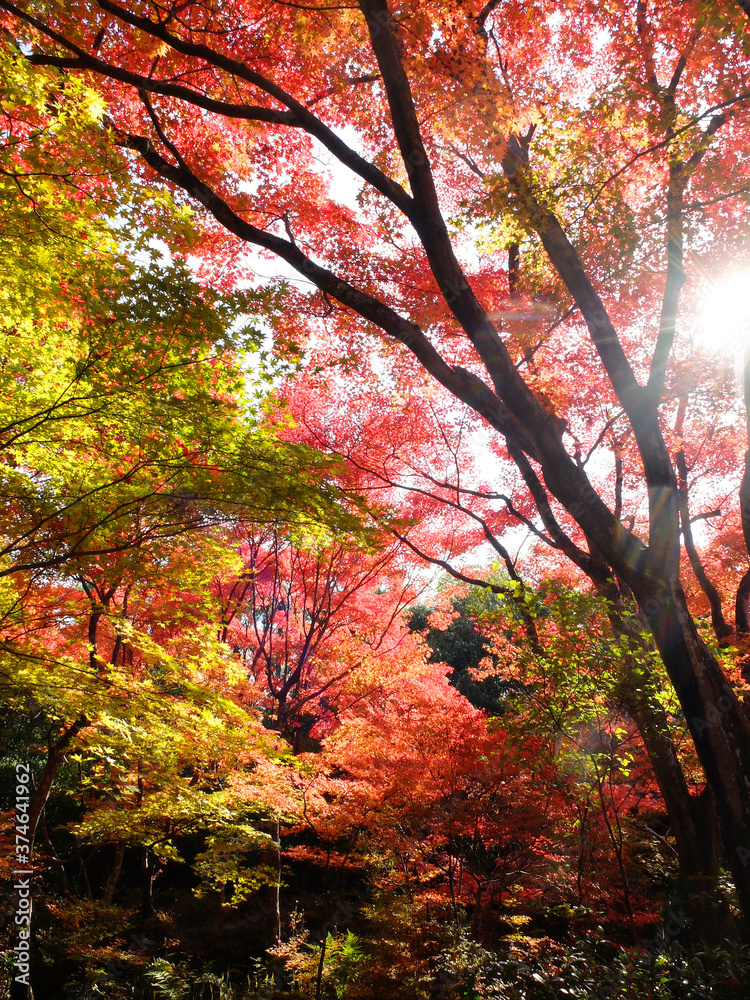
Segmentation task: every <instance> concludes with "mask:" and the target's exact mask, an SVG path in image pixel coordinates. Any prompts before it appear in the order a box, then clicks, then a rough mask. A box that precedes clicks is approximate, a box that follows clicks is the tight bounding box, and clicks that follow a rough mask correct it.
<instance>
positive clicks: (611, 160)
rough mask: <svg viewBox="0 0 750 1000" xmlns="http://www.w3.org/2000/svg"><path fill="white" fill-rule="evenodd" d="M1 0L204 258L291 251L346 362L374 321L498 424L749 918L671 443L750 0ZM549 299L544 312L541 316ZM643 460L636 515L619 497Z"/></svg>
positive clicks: (733, 119) (541, 526) (729, 745)
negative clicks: (655, 658)
mask: <svg viewBox="0 0 750 1000" xmlns="http://www.w3.org/2000/svg"><path fill="white" fill-rule="evenodd" d="M0 9H2V10H3V11H5V12H6V18H7V19H6V26H7V27H8V28H9V29H10V31H11V32H12V33H13V34H14V35H15V37H16V38H17V39H18V40H19V41H21V42H22V43H23V44H22V46H21V48H20V49H19V50H18V52H19V58H21V57H22V56H23V57H25V58H27V59H28V60H29V61H30V62H31V63H32V64H33V65H37V66H44V67H54V68H57V69H58V70H59V72H60V73H61V74H62V77H63V78H65V77H68V76H74V77H75V76H77V75H79V74H83V75H84V76H85V78H86V79H87V81H88V82H89V85H90V86H96V87H97V88H98V89H99V91H100V93H101V94H102V96H103V99H104V100H105V101H106V102H107V103H108V105H109V107H108V112H107V116H106V118H105V123H106V127H107V128H108V129H110V130H111V134H112V135H113V136H114V138H115V140H116V142H118V143H119V144H120V145H121V146H122V147H123V148H124V149H126V150H129V151H130V152H131V154H132V155H133V160H132V161H131V162H132V169H133V171H134V172H135V173H136V174H137V175H139V176H141V177H143V178H144V179H146V178H147V179H148V180H149V181H150V182H151V181H159V182H163V183H164V184H166V185H168V186H169V187H171V188H172V189H173V190H176V191H182V192H184V193H185V194H186V195H187V196H188V197H190V198H191V199H192V200H193V201H196V202H198V203H199V204H201V205H202V206H203V207H204V209H205V210H206V216H205V219H206V244H205V250H206V252H208V248H209V247H210V250H211V253H212V254H213V255H214V257H213V260H214V262H216V261H219V262H222V261H224V260H226V258H227V255H229V254H231V253H233V252H234V247H236V246H237V241H239V242H240V243H245V244H249V245H252V246H255V247H258V248H260V249H261V250H262V251H264V252H266V251H267V252H270V253H272V254H275V255H277V256H278V257H280V258H281V259H282V260H284V261H286V263H287V264H289V265H291V267H293V268H295V269H296V270H297V271H298V272H299V273H300V274H301V275H302V276H304V278H305V279H306V280H307V281H308V282H311V283H312V284H313V286H315V288H317V290H318V292H317V293H314V294H313V295H312V296H310V298H309V300H308V304H307V307H306V308H307V311H308V313H309V314H310V315H311V316H313V317H317V318H316V319H315V322H317V323H318V325H319V322H320V320H321V319H322V321H323V322H328V323H329V324H331V325H334V324H335V325H336V326H337V327H338V330H339V331H340V334H341V336H342V337H343V338H344V341H345V342H347V343H348V344H349V345H351V347H350V350H351V351H353V352H355V353H356V352H357V351H359V350H361V349H362V348H361V345H362V344H363V343H364V341H363V340H362V332H363V330H364V331H366V332H368V333H369V334H372V333H373V332H375V331H378V332H379V334H380V337H381V339H379V340H376V341H375V343H377V344H378V346H379V349H380V350H381V351H382V353H383V355H384V357H387V358H388V359H389V363H390V364H391V365H392V366H393V369H394V378H401V379H404V380H405V379H406V378H407V377H408V378H411V379H412V381H413V382H417V383H419V382H420V381H422V380H423V379H424V373H427V375H428V376H429V377H430V379H432V380H434V381H435V382H437V383H438V384H439V385H440V386H442V387H443V388H444V389H445V390H446V392H447V393H448V394H450V395H451V396H453V397H454V398H455V399H456V400H458V401H460V402H461V403H463V404H464V405H465V406H467V407H468V408H469V409H470V410H472V411H474V412H475V413H476V414H478V415H479V416H480V417H481V418H482V419H483V421H484V422H485V426H487V427H489V428H491V429H492V430H493V431H494V432H495V433H496V434H497V435H499V436H500V439H501V440H502V442H503V445H502V449H503V455H505V456H507V459H508V460H509V461H511V462H512V463H514V464H515V466H516V468H517V470H518V475H519V476H520V480H522V481H523V484H524V489H525V490H526V491H527V492H528V495H529V497H530V498H531V500H532V501H533V504H534V510H535V513H534V521H535V527H536V528H537V530H538V531H540V532H542V533H543V534H544V535H545V536H546V538H547V539H548V540H549V542H550V543H551V544H552V545H553V547H555V548H556V550H557V551H559V552H560V553H561V554H563V555H564V556H566V557H567V558H568V559H570V560H572V561H573V562H574V563H575V564H576V565H577V566H578V567H579V569H580V570H581V572H583V573H584V574H586V575H587V576H588V577H589V578H590V579H591V580H592V581H593V582H594V584H595V585H596V587H597V588H598V589H599V590H600V591H602V592H603V593H606V594H608V595H609V596H610V598H611V599H612V601H613V603H614V604H616V605H618V604H619V605H627V603H628V602H629V601H630V600H631V597H632V598H633V599H634V600H635V601H636V602H637V605H638V608H639V610H640V614H641V615H642V616H643V618H644V620H645V622H646V623H647V624H648V628H649V629H650V631H651V634H652V636H653V640H654V642H655V644H656V646H657V648H658V650H659V652H660V654H661V656H662V658H663V660H664V663H665V666H666V669H667V671H668V673H669V676H670V678H671V681H672V683H673V684H674V686H675V690H676V692H677V695H678V697H679V699H680V702H681V705H682V709H683V711H684V713H685V716H686V718H687V720H688V724H689V727H690V731H691V735H692V738H693V740H694V742H695V745H696V748H697V752H698V756H699V758H700V761H701V764H702V767H703V769H704V771H705V774H706V779H707V782H708V784H709V786H710V787H711V789H712V790H713V792H714V794H715V798H716V803H717V808H718V811H719V815H720V820H721V827H722V834H723V841H724V847H725V852H726V857H727V861H728V864H729V866H730V868H731V871H732V874H733V877H734V880H735V883H736V885H737V888H738V892H739V895H740V899H741V902H742V906H743V909H744V911H745V912H746V913H748V912H750V867H748V866H747V865H746V864H745V863H744V859H745V858H746V856H747V855H746V852H747V850H748V847H747V844H748V836H750V792H749V791H748V786H749V783H750V749H749V748H750V740H748V736H750V732H749V727H748V723H747V720H746V718H745V716H744V713H743V711H742V709H741V707H740V705H739V702H738V700H737V698H736V696H735V694H734V692H733V690H732V687H731V685H730V683H729V681H728V679H727V677H726V675H725V674H724V672H723V671H722V669H721V667H720V665H719V663H718V662H717V660H716V658H715V656H714V655H713V654H712V653H711V651H710V650H709V649H708V647H707V646H706V644H705V642H704V640H703V639H702V637H701V635H700V634H699V631H698V629H697V627H696V624H695V621H694V619H693V617H692V615H691V613H690V609H689V607H688V605H687V602H686V599H685V594H684V589H683V586H682V584H681V581H680V576H679V570H680V560H679V554H680V529H681V525H680V516H681V510H682V512H683V514H684V511H685V508H684V498H683V496H682V495H681V490H680V484H679V481H678V474H679V468H678V470H677V472H676V471H675V462H674V461H673V457H672V454H671V448H672V442H673V439H672V436H671V435H672V431H671V427H672V423H673V418H674V414H675V400H676V399H678V398H679V397H680V396H681V395H683V396H684V395H687V396H694V395H695V392H694V388H693V383H692V378H693V373H694V371H695V369H694V367H693V365H692V358H691V357H690V348H689V344H687V343H686V341H685V340H684V339H683V338H682V336H681V330H679V329H678V328H679V327H680V325H681V323H680V322H678V310H679V308H680V303H681V298H680V295H681V289H682V287H683V285H684V284H685V280H686V277H687V276H688V274H695V272H696V271H697V270H698V268H699V265H700V264H701V261H702V260H705V255H706V254H709V253H710V254H713V255H722V256H723V257H724V259H725V260H726V259H731V258H732V257H733V256H734V257H735V259H736V258H737V257H738V256H741V251H740V249H739V247H740V245H741V240H742V238H743V236H744V190H745V187H746V181H745V169H746V166H745V162H746V161H745V154H744V150H743V147H742V142H741V138H740V136H741V125H742V122H743V121H744V116H745V115H746V103H747V97H746V94H747V90H748V88H747V76H748V59H747V52H746V45H745V42H744V40H743V37H742V35H741V31H742V29H741V28H738V24H739V18H740V17H741V15H740V13H739V11H738V12H737V16H736V17H735V16H734V15H733V13H732V12H731V11H728V12H719V11H715V10H714V9H713V8H705V7H704V6H703V5H699V4H693V3H688V4H683V5H682V6H681V8H680V11H681V13H680V18H679V20H676V19H675V18H674V16H673V10H672V9H671V8H670V7H668V6H666V5H661V4H649V3H638V4H636V5H631V4H629V3H622V4H618V5H616V6H615V7H612V8H608V9H607V10H606V11H602V10H600V9H599V8H591V9H590V10H589V9H587V10H585V11H584V12H583V14H582V15H580V16H579V15H578V14H575V15H574V13H573V12H572V11H570V10H569V9H568V8H566V7H564V6H562V5H560V6H557V5H550V6H549V8H544V11H541V10H539V9H537V8H534V9H533V10H531V9H530V8H528V7H527V6H524V5H520V4H514V3H510V2H509V3H505V4H500V3H496V2H492V0H491V2H490V3H488V4H486V5H485V6H483V7H480V6H479V5H476V6H473V5H471V4H455V5H447V6H446V5H443V4H440V5H434V6H427V7H425V6H423V5H420V6H418V7H417V6H411V5H408V4H405V5H403V6H401V7H399V8H393V9H392V10H391V9H390V8H389V7H388V6H387V4H386V2H385V0H360V2H359V4H358V5H357V7H356V8H350V7H345V8H341V9H339V8H335V7H332V6H329V5H325V4H322V5H321V6H320V7H315V6H312V7H310V6H304V7H296V6H289V5H286V4H273V3H272V4H265V5H262V6H261V5H255V4H253V3H251V2H247V3H242V4H235V5H233V6H232V8H231V10H227V9H226V7H225V6H224V5H220V4H212V3H209V4H206V3H200V4H199V3H187V4H185V3H176V2H175V3H167V4H163V5H160V6H159V7H157V8H151V7H148V6H146V5H141V4H139V3H116V2H114V0H99V2H97V3H94V2H78V3H73V4H67V5H65V6H64V7H61V6H59V5H57V4H54V3H48V4H47V3H42V4H36V3H35V4H27V3H10V2H8V0H2V2H0ZM543 15H544V16H543ZM742 23H743V25H744V21H743V22H742ZM291 39H293V40H294V42H293V48H294V52H293V58H292V56H291V54H290V51H289V48H288V47H287V46H288V43H289V40H291ZM208 122H210V126H209V125H208V124H207V123H208ZM344 127H346V128H348V129H349V130H351V131H350V132H345V133H344V135H346V136H349V135H351V136H352V138H351V140H350V141H347V139H346V138H344V137H342V128H344ZM355 136H356V138H355ZM321 148H322V149H325V150H326V151H327V154H328V155H331V156H332V157H334V158H335V159H336V160H338V162H339V163H340V164H342V165H343V167H346V168H347V169H348V170H350V171H351V172H352V173H353V174H354V176H355V177H356V178H358V180H359V181H361V182H364V191H363V194H362V198H361V205H362V208H361V211H360V213H359V214H358V213H356V212H354V211H353V210H352V209H350V208H347V207H345V206H343V205H341V204H340V203H339V202H338V201H337V200H336V198H335V192H333V193H329V189H327V187H326V182H325V179H321V177H320V175H319V173H318V172H317V170H316V164H317V160H316V158H315V154H316V152H317V151H318V150H320V149H321ZM447 213H451V214H453V215H454V216H455V217H456V223H455V225H454V226H453V227H452V228H453V229H456V228H457V229H459V232H458V234H456V235H454V234H453V233H452V228H451V226H449V225H448V223H446V221H445V215H446V214H447ZM698 219H699V220H700V226H698V225H697V223H696V220H698ZM467 226H468V227H470V228H468V229H467V228H466V227H467ZM478 227H479V228H481V227H484V230H485V233H486V234H487V235H488V237H490V247H491V248H494V249H495V250H497V251H499V250H501V249H502V248H503V247H505V248H507V249H508V253H509V258H508V266H507V268H506V267H505V266H504V264H503V262H502V261H501V260H500V259H498V256H497V254H495V256H494V258H492V259H491V260H490V262H489V264H488V265H487V266H485V267H483V268H482V269H481V271H480V272H479V273H476V274H473V273H471V272H472V269H471V268H470V267H469V266H468V265H467V266H462V265H461V263H460V261H459V254H460V246H461V232H460V230H461V229H462V228H463V233H464V239H465V242H466V243H468V244H471V242H472V240H471V239H470V238H469V237H470V236H471V235H473V232H475V231H476V229H477V228H478ZM519 248H522V251H521V253H519ZM521 254H522V257H521ZM521 259H522V260H523V263H522V266H521V267H520V269H519V260H521ZM214 266H215V264H214ZM219 266H221V264H219ZM519 282H520V284H519ZM498 288H500V289H501V291H500V292H498ZM506 289H507V292H506V291H505V290H506ZM688 290H690V289H689V288H688ZM518 291H527V292H536V293H541V292H543V293H544V294H545V295H546V297H547V299H548V301H551V302H552V303H554V304H556V305H557V310H556V312H557V314H558V315H559V319H558V320H555V322H554V323H552V325H551V326H549V324H548V328H547V329H545V330H540V332H539V336H538V340H534V341H531V340H530V339H529V337H528V330H526V331H525V334H526V335H525V336H524V335H523V333H524V331H516V332H515V333H514V331H513V329H512V326H510V328H507V327H508V325H509V324H512V323H513V322H514V316H515V317H516V318H518V315H519V310H518V309H517V308H516V307H515V306H514V307H513V309H509V308H508V305H507V304H508V298H509V296H512V295H513V294H515V293H516V292H518ZM292 301H293V302H296V304H297V305H298V306H299V307H300V308H302V303H303V297H302V296H300V295H296V296H293V298H292ZM503 302H505V306H503ZM545 309H546V306H545ZM490 314H494V315H495V317H496V321H494V322H493V320H492V319H491V316H490ZM545 314H547V313H545V310H543V309H541V308H536V307H535V306H534V304H533V303H531V305H530V306H529V307H528V309H527V310H526V312H524V311H523V310H521V315H522V316H525V317H526V319H523V320H522V322H526V321H527V319H528V317H529V316H530V317H531V320H530V321H531V322H534V321H536V320H537V319H538V317H539V316H540V315H545ZM498 321H500V322H501V325H500V328H499V329H498V326H497V325H496V323H497V322H498ZM295 325H296V318H295V317H293V316H292V315H291V314H290V315H289V317H288V328H289V329H290V330H291V329H292V328H293V327H294V326H295ZM563 331H564V335H563ZM383 335H384V336H385V340H384V341H383V340H382V337H383ZM367 342H368V343H369V342H370V341H369V340H368V341H367ZM407 359H411V361H409V360H407ZM410 363H413V367H412V368H411V369H410V368H409V364H410ZM407 371H409V372H410V374H409V375H408V376H407V374H406V373H407ZM582 372H585V373H586V379H587V392H586V393H585V394H583V397H581V393H580V391H579V387H580V382H581V377H582V375H581V373H582ZM686 373H689V375H688V376H687V380H686ZM605 445H608V446H609V456H610V459H612V460H613V469H611V470H610V468H609V467H608V464H607V462H606V461H605V460H604V458H603V459H602V469H603V471H602V472H601V473H597V471H595V470H594V468H593V467H591V466H589V469H590V470H591V471H587V468H586V463H585V462H584V456H585V455H586V454H587V453H588V452H589V451H590V450H591V449H594V450H596V449H597V448H600V446H601V447H602V448H603V447H604V446H605ZM600 450H601V449H600ZM626 460H627V462H628V470H627V475H628V477H629V478H630V480H631V481H632V482H633V483H635V484H636V485H637V486H638V487H639V490H638V491H636V492H640V495H641V497H642V498H643V502H644V503H646V504H647V516H648V528H647V529H645V527H643V528H641V526H640V525H639V529H638V530H637V531H635V530H633V528H634V525H633V523H632V521H631V520H630V519H628V517H627V515H626V514H624V512H623V504H622V502H621V498H622V496H623V494H622V482H623V475H624V474H623V475H621V474H620V472H618V470H621V469H622V466H621V465H620V464H619V463H620V462H621V461H623V462H624V461H626ZM613 478H614V489H613V488H612V482H611V481H612V479H613ZM735 478H737V477H735ZM608 480H609V483H608ZM618 484H619V485H618ZM618 498H620V500H618Z"/></svg>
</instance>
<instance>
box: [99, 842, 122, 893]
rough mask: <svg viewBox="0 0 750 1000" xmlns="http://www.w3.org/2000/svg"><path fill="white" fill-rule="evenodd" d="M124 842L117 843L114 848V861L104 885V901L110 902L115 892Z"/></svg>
mask: <svg viewBox="0 0 750 1000" xmlns="http://www.w3.org/2000/svg"><path fill="white" fill-rule="evenodd" d="M125 850H126V847H125V844H123V843H119V844H117V845H116V848H115V861H114V864H113V865H112V870H111V872H110V873H109V875H108V877H107V882H106V884H105V886H104V895H103V896H102V899H103V900H104V902H105V903H111V902H112V897H113V896H114V894H115V888H116V887H117V880H118V879H119V877H120V872H121V871H122V862H123V859H124V858H125Z"/></svg>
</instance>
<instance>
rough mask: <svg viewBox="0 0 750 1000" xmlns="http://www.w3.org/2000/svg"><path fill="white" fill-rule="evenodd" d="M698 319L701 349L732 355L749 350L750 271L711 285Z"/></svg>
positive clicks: (738, 273) (722, 279) (698, 337)
mask: <svg viewBox="0 0 750 1000" xmlns="http://www.w3.org/2000/svg"><path fill="white" fill-rule="evenodd" d="M697 318H698V329H697V331H696V332H697V339H698V340H699V342H700V343H702V344H703V345H704V346H706V347H709V348H711V349H713V350H715V351H717V352H719V351H720V352H722V353H731V354H734V353H739V352H740V351H744V350H745V349H746V348H748V347H750V272H747V271H743V272H735V273H734V274H731V275H727V276H726V277H724V278H721V279H720V280H718V281H715V282H713V283H712V284H711V287H710V289H709V291H708V294H707V295H706V296H705V298H704V299H703V304H702V306H701V307H700V310H699V313H698V317H697Z"/></svg>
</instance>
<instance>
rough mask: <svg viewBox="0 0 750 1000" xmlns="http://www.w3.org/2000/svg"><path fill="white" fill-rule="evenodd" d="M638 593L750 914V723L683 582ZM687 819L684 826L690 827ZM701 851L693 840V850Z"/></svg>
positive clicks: (729, 861) (725, 848)
mask: <svg viewBox="0 0 750 1000" xmlns="http://www.w3.org/2000/svg"><path fill="white" fill-rule="evenodd" d="M636 597H637V598H638V600H639V603H640V604H641V607H642V608H643V611H644V614H645V616H646V618H647V619H648V621H649V626H650V628H651V631H652V633H653V635H654V639H655V642H656V645H657V648H658V650H659V652H660V653H661V656H662V659H663V661H664V665H665V667H666V669H667V673H668V674H669V677H670V680H671V681H672V684H673V685H674V688H675V691H676V692H677V696H678V698H679V700H680V704H681V705H682V709H683V711H684V713H685V718H686V720H687V724H688V727H689V730H690V734H691V736H692V738H693V741H694V743H695V747H696V750H697V753H698V757H699V759H700V762H701V765H702V767H703V769H704V772H705V775H706V781H707V783H708V786H709V788H710V789H711V792H712V793H713V795H714V798H715V802H716V811H717V816H718V819H719V826H720V830H721V838H722V842H723V845H724V851H725V854H726V859H727V863H728V865H729V869H730V871H731V873H732V877H733V879H734V882H735V885H736V887H737V894H738V897H739V901H740V906H741V908H742V911H743V913H744V914H745V915H746V916H747V915H749V914H750V864H749V862H750V725H749V724H748V719H747V716H746V714H745V710H744V708H743V706H742V705H740V703H739V701H738V699H737V697H736V695H735V693H734V691H733V690H732V687H731V686H730V684H729V682H728V680H727V678H726V677H725V676H724V674H723V672H722V670H721V668H720V667H719V664H718V663H717V661H716V659H715V658H714V657H713V656H712V655H711V653H710V651H709V650H708V648H707V647H706V645H705V643H704V642H703V640H702V639H701V638H700V636H699V635H698V631H697V628H696V626H695V623H694V621H693V619H692V618H691V616H690V613H689V611H688V608H687V604H686V601H685V595H684V594H683V592H682V588H681V587H680V586H679V584H678V585H677V586H675V587H672V588H670V587H668V586H667V585H664V586H663V587H662V588H661V589H658V590H657V589H656V588H653V587H651V588H649V589H648V590H646V588H643V589H642V590H641V593H640V594H639V593H637V590H636ZM689 828H690V824H687V825H686V826H685V827H683V830H684V829H689ZM696 850H697V845H696V844H692V845H691V846H690V848H689V850H688V854H689V855H690V856H692V854H693V853H694V852H695V851H696Z"/></svg>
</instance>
